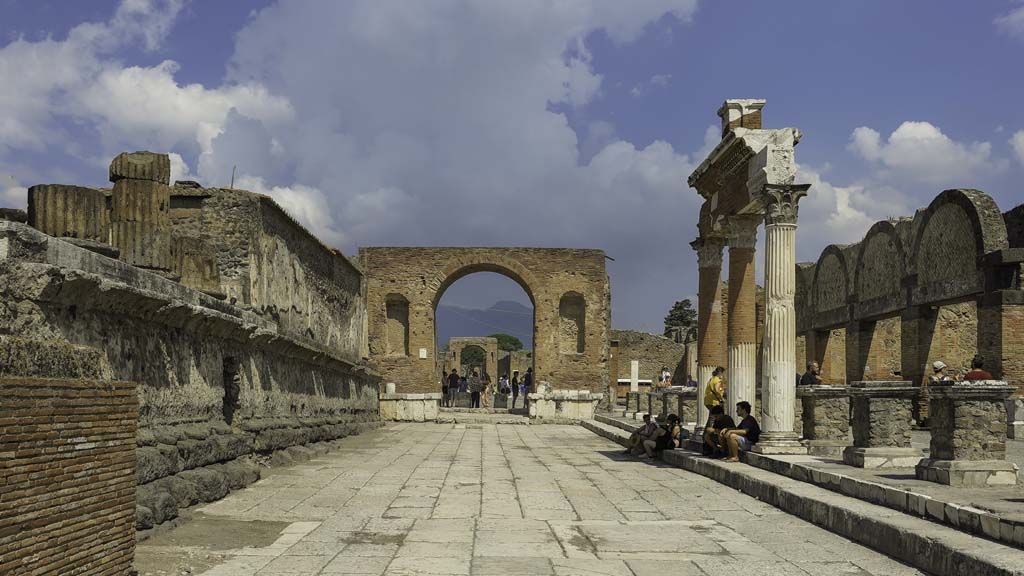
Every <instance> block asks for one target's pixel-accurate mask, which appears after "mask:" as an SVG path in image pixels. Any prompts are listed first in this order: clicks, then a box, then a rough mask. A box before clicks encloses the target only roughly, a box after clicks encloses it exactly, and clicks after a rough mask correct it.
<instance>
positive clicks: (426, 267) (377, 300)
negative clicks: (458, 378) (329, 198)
mask: <svg viewBox="0 0 1024 576" xmlns="http://www.w3.org/2000/svg"><path fill="white" fill-rule="evenodd" d="M359 254H360V261H361V263H362V268H363V270H364V271H365V274H366V282H367V315H368V326H369V334H368V336H369V338H368V340H369V350H370V358H371V359H372V360H373V361H374V362H375V363H376V364H378V365H379V366H380V369H381V373H382V376H383V377H384V379H385V380H387V381H391V382H395V383H396V384H397V386H398V391H399V392H412V393H415V392H428V391H433V390H434V388H435V386H436V383H435V378H434V371H435V368H434V367H435V366H436V364H437V359H436V354H437V351H436V350H435V342H434V338H435V330H434V311H435V308H436V306H437V302H438V301H439V299H440V298H441V295H442V294H443V292H444V290H445V289H446V288H447V287H448V286H449V285H451V283H453V282H455V281H456V280H458V279H459V278H461V277H463V276H466V275H468V274H471V273H473V272H497V273H499V274H504V275H506V276H508V277H509V278H511V279H512V280H514V281H516V282H517V283H519V285H520V286H522V287H523V289H524V290H525V291H526V293H527V294H528V295H529V296H530V298H531V301H532V302H533V306H534V311H535V312H534V322H535V325H534V338H533V342H534V350H533V360H534V371H535V373H536V380H535V381H536V382H540V381H547V382H549V383H550V384H551V385H552V386H553V387H555V388H567V389H585V390H592V391H597V392H602V391H604V389H605V387H606V378H607V374H608V372H607V361H608V334H609V332H608V330H609V328H608V318H609V314H608V302H609V296H608V294H609V290H610V288H609V284H608V275H607V272H606V271H605V266H604V258H605V257H604V253H603V252H601V251H600V250H574V249H548V248H431V247H422V248H361V249H360V251H359ZM566 296H569V297H570V299H571V300H572V301H571V302H570V304H571V305H566V301H565V297H566ZM401 300H405V301H407V302H408V308H409V320H408V328H407V329H408V333H407V334H406V335H405V337H406V338H408V342H409V345H408V351H407V352H406V353H404V354H403V353H396V352H395V351H393V350H389V349H388V347H387V342H388V340H389V338H388V333H387V326H388V323H387V321H386V317H387V310H388V302H389V301H391V302H394V301H401ZM580 302H581V303H582V308H581V307H580V306H579V303H580ZM570 325H571V326H570ZM581 349H582V351H580V350H581Z"/></svg>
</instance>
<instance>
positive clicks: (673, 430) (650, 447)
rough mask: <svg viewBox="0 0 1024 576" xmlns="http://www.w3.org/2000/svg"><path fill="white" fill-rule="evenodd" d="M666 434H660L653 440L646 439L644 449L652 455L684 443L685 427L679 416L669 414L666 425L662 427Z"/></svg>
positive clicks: (673, 448)
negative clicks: (682, 435)
mask: <svg viewBox="0 0 1024 576" xmlns="http://www.w3.org/2000/svg"><path fill="white" fill-rule="evenodd" d="M661 429H662V430H663V431H664V434H659V435H658V437H657V438H655V439H654V440H653V441H651V440H644V450H645V451H646V452H647V454H648V455H650V456H655V455H658V454H661V453H662V452H664V451H665V450H675V449H676V448H679V446H680V445H681V444H682V438H680V436H679V435H680V434H682V431H683V427H682V426H681V425H680V423H679V416H676V415H675V414H669V415H668V419H667V421H666V422H665V425H664V426H662V427H661Z"/></svg>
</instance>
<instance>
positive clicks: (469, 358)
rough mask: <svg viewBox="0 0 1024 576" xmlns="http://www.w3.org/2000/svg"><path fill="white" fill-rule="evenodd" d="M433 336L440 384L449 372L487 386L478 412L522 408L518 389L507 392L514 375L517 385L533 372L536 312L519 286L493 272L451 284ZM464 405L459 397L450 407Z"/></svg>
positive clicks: (441, 302)
mask: <svg viewBox="0 0 1024 576" xmlns="http://www.w3.org/2000/svg"><path fill="white" fill-rule="evenodd" d="M434 330H435V339H436V345H437V348H438V350H439V353H438V358H439V359H440V360H441V362H440V364H441V367H442V368H441V370H440V371H439V373H438V380H440V378H441V376H442V375H445V374H449V375H450V373H451V371H452V370H453V369H454V370H456V372H457V373H458V374H459V375H460V376H465V377H467V378H468V377H469V376H470V375H471V374H473V373H474V372H475V373H476V374H478V375H479V376H480V377H481V378H486V379H487V381H489V383H490V389H489V393H488V392H485V394H484V396H483V401H482V403H481V404H482V407H484V408H495V409H516V408H518V409H524V408H525V407H526V406H525V397H524V396H523V395H522V394H520V389H519V387H518V386H517V387H516V389H515V393H514V394H513V393H512V392H513V391H512V387H511V384H512V383H511V380H512V379H513V374H514V372H515V373H516V376H515V380H516V384H517V385H518V384H519V382H520V381H522V380H524V377H525V375H526V372H527V370H531V371H532V369H533V354H532V344H533V334H534V309H533V304H532V301H531V299H530V297H529V295H528V294H527V293H526V291H525V290H524V289H523V287H522V286H521V285H519V284H518V283H517V282H515V281H514V280H512V279H510V278H508V277H507V276H505V275H502V274H498V273H494V272H476V273H472V274H468V275H466V276H464V277H462V278H460V279H458V280H456V281H455V282H452V283H451V284H450V285H449V286H448V287H447V288H446V289H445V290H444V292H443V293H442V294H441V295H440V297H439V298H438V302H437V304H436V306H435V308H434ZM503 379H507V380H508V381H507V382H503V381H502V380H503ZM517 400H518V402H516V401H517ZM465 402H466V400H465V398H464V397H462V396H458V397H456V398H453V399H452V401H451V403H452V404H454V406H455V407H457V408H458V407H463V406H461V405H462V404H464V403H465Z"/></svg>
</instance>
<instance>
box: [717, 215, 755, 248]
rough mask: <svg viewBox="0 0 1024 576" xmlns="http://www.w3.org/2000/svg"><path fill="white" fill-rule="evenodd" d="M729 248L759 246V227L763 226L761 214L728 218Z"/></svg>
mask: <svg viewBox="0 0 1024 576" xmlns="http://www.w3.org/2000/svg"><path fill="white" fill-rule="evenodd" d="M725 223H726V227H727V228H728V229H729V248H746V249H750V248H753V247H754V245H755V244H757V227H758V226H759V225H760V224H761V215H760V214H737V215H735V216H727V217H726V219H725Z"/></svg>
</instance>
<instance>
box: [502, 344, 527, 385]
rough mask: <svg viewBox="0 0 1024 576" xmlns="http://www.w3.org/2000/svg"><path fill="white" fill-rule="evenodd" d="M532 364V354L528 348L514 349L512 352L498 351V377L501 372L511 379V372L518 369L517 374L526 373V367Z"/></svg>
mask: <svg viewBox="0 0 1024 576" xmlns="http://www.w3.org/2000/svg"><path fill="white" fill-rule="evenodd" d="M532 366H533V356H532V354H531V353H530V351H529V350H515V351H512V352H506V351H499V352H498V377H499V378H500V377H501V376H502V374H504V375H506V376H508V377H509V379H510V380H511V379H512V373H513V372H515V371H517V370H518V371H519V376H520V377H522V375H523V374H526V369H527V368H530V367H532Z"/></svg>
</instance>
